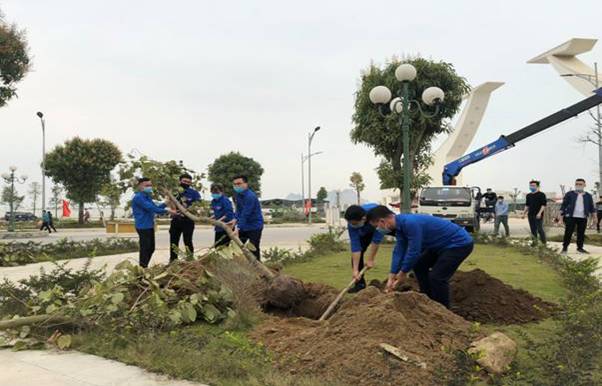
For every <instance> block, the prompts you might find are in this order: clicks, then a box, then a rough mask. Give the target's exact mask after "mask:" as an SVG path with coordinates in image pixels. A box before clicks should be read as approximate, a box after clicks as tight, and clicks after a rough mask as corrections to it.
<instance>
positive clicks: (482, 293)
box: [450, 269, 555, 324]
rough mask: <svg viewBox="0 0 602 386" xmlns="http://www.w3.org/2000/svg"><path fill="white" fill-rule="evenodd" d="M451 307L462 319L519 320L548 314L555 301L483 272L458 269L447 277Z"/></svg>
mask: <svg viewBox="0 0 602 386" xmlns="http://www.w3.org/2000/svg"><path fill="white" fill-rule="evenodd" d="M450 286H451V299H452V304H451V309H452V311H454V312H455V313H456V314H458V315H461V316H463V317H464V318H465V319H468V320H472V321H477V322H482V323H495V324H519V323H528V322H535V321H538V320H542V319H546V318H548V317H549V316H550V315H551V314H552V312H553V311H554V309H555V305H554V304H552V303H549V302H546V301H545V300H542V299H540V298H538V297H536V296H533V295H531V294H530V293H529V292H527V291H525V290H522V289H516V288H513V287H511V286H509V285H507V284H505V283H504V282H502V281H501V280H499V279H496V278H494V277H492V276H490V275H488V274H487V273H486V272H484V271H482V270H480V269H475V270H472V271H468V272H462V271H458V272H456V273H455V275H454V276H453V277H452V279H451V280H450Z"/></svg>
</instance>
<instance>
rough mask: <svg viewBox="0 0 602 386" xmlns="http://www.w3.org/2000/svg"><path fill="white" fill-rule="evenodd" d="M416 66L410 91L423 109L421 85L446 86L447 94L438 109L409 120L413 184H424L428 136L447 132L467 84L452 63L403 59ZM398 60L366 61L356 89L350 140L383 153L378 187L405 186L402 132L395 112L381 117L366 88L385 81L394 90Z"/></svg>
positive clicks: (380, 154) (422, 87)
mask: <svg viewBox="0 0 602 386" xmlns="http://www.w3.org/2000/svg"><path fill="white" fill-rule="evenodd" d="M404 62H406V63H411V64H412V65H413V66H414V67H416V70H417V73H418V76H417V77H416V79H415V80H413V81H412V82H410V83H409V88H410V95H411V96H412V99H416V100H418V101H419V103H420V104H421V107H422V109H423V110H426V111H429V110H430V109H431V107H429V106H426V105H424V104H423V103H422V101H421V100H420V99H421V98H420V96H421V94H422V92H423V90H424V89H426V88H427V87H430V86H437V87H439V88H441V89H442V90H443V91H444V92H445V99H444V101H443V103H442V105H441V106H440V107H441V108H440V112H439V114H438V115H437V116H435V117H434V118H431V119H426V118H424V117H421V116H419V115H413V116H412V118H411V121H410V143H409V148H410V157H411V159H412V165H413V173H412V174H413V179H412V186H411V189H412V190H413V191H414V192H415V190H416V189H418V188H420V187H421V186H424V185H425V184H428V182H429V180H430V178H429V176H428V175H426V173H425V172H426V169H427V167H428V166H429V165H430V163H431V162H432V161H431V142H432V140H433V138H434V137H435V136H436V135H437V134H440V133H445V132H449V131H450V130H451V126H450V124H449V122H450V119H451V118H452V117H453V116H454V115H455V114H456V113H457V112H458V110H459V108H460V103H461V102H462V97H463V95H464V94H466V93H467V92H468V91H469V90H470V87H469V85H468V83H467V82H466V80H465V79H464V78H462V77H461V76H459V75H458V74H457V73H456V71H455V69H454V67H453V65H451V64H450V63H445V62H435V61H433V60H428V59H423V58H413V59H408V60H404ZM399 64H400V61H399V60H398V59H393V60H390V61H389V62H387V63H386V64H385V65H384V66H382V67H380V66H377V65H374V64H372V65H370V67H368V68H367V69H366V70H364V71H363V72H362V75H361V85H360V88H359V90H358V91H357V92H356V94H355V112H354V114H353V123H354V127H353V129H352V130H351V140H352V141H353V142H354V143H363V144H366V145H368V146H369V147H370V148H372V150H373V152H374V154H375V155H376V156H378V157H380V158H381V163H380V165H379V166H378V168H377V171H378V175H379V178H380V184H381V188H382V189H389V188H393V189H399V190H400V191H401V190H402V189H403V168H402V163H401V159H402V156H403V138H402V133H401V128H400V127H399V118H398V116H397V115H396V114H389V115H387V116H386V117H383V116H381V115H380V114H379V111H378V109H377V108H376V106H374V105H373V104H372V102H371V101H370V98H369V93H370V90H371V89H372V88H373V87H375V86H378V85H384V86H387V87H388V88H389V89H390V90H391V92H392V93H393V94H397V92H398V91H399V89H400V88H401V83H400V82H399V81H397V79H396V78H395V69H396V68H397V66H398V65H399Z"/></svg>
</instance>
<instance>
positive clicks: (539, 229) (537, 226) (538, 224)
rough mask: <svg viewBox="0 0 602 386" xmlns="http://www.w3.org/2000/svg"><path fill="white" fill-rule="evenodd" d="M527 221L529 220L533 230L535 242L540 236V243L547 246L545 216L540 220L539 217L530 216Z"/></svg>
mask: <svg viewBox="0 0 602 386" xmlns="http://www.w3.org/2000/svg"><path fill="white" fill-rule="evenodd" d="M527 219H528V220H529V228H531V235H532V236H533V240H537V235H539V241H541V242H542V243H544V244H545V243H546V232H545V231H544V230H543V216H542V218H539V219H538V218H537V216H533V215H528V216H527Z"/></svg>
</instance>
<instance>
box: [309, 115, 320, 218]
mask: <svg viewBox="0 0 602 386" xmlns="http://www.w3.org/2000/svg"><path fill="white" fill-rule="evenodd" d="M318 130H320V126H317V127H316V128H315V129H314V131H312V132H311V133H309V134H308V137H307V195H308V196H309V215H308V216H307V222H308V223H309V224H311V208H312V206H313V205H312V202H311V156H312V154H311V142H312V141H313V139H314V135H316V132H317V131H318Z"/></svg>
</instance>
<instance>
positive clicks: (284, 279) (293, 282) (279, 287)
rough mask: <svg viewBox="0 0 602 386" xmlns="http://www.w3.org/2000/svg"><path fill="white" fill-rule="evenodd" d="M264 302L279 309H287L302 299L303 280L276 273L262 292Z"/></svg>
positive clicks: (303, 294) (303, 290)
mask: <svg viewBox="0 0 602 386" xmlns="http://www.w3.org/2000/svg"><path fill="white" fill-rule="evenodd" d="M264 297H265V301H266V304H268V305H269V306H272V307H276V308H280V309H289V308H291V307H293V306H295V305H297V304H299V302H300V301H301V300H303V299H304V298H305V297H306V295H305V288H304V287H303V282H301V281H300V280H297V279H294V278H292V277H290V276H287V275H282V274H281V275H276V276H275V277H274V279H272V280H271V281H270V283H269V285H268V287H267V288H266V290H265V293H264Z"/></svg>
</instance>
